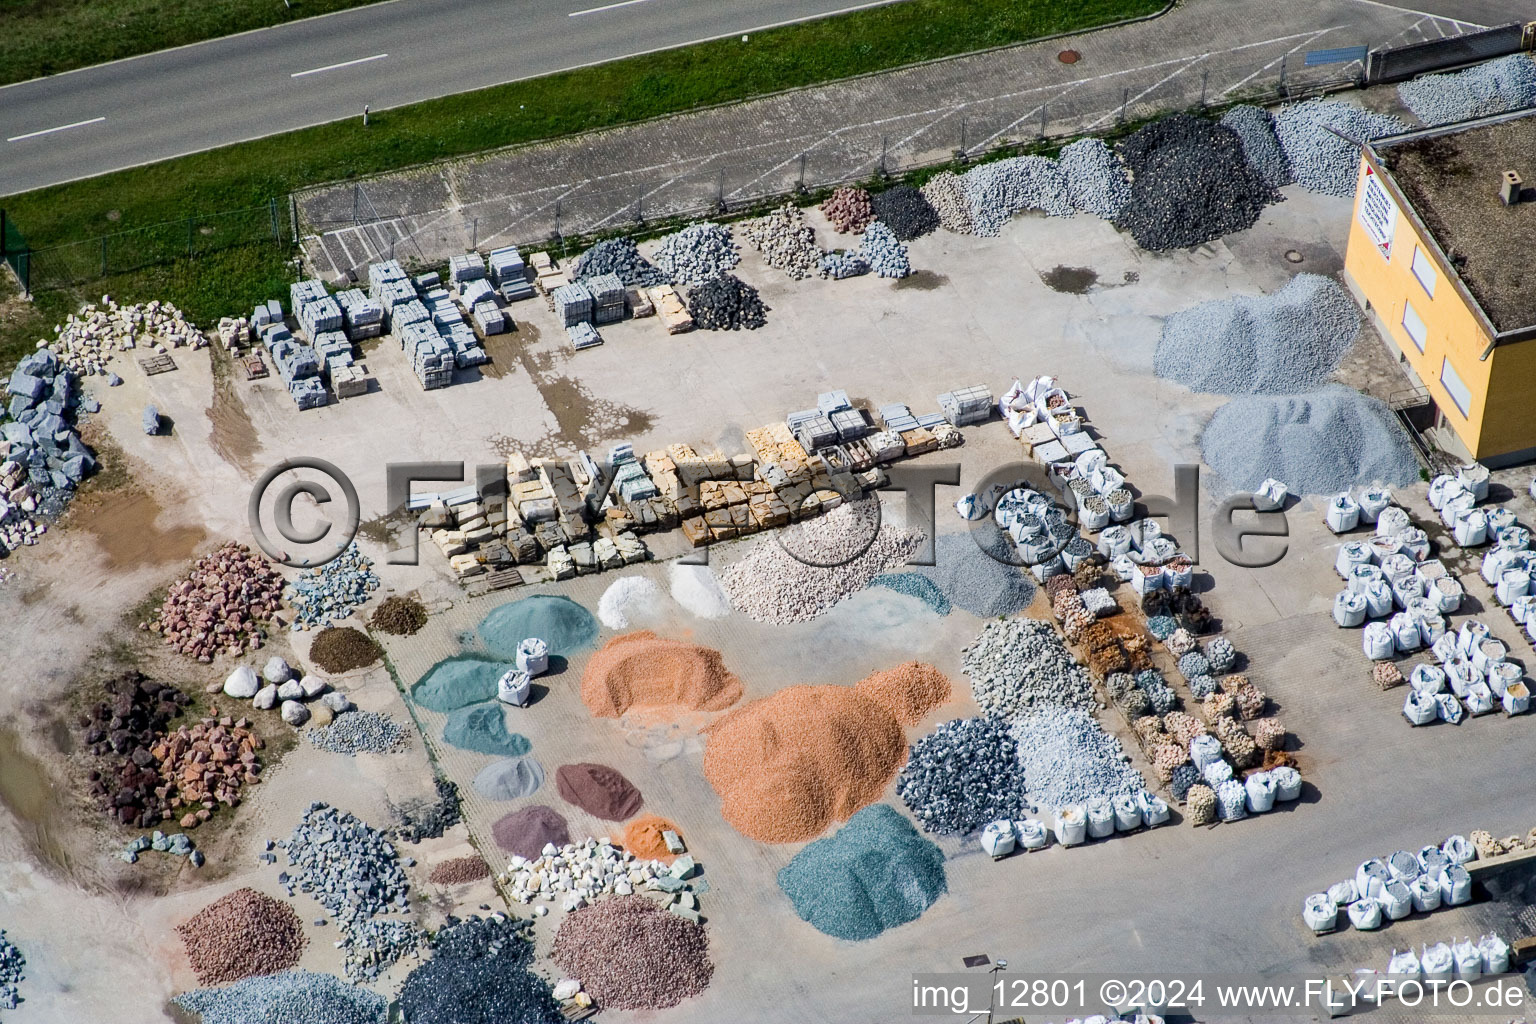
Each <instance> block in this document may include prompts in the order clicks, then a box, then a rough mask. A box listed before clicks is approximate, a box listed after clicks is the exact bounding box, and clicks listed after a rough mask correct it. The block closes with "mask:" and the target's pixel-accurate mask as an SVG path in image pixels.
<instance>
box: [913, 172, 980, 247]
mask: <svg viewBox="0 0 1536 1024" xmlns="http://www.w3.org/2000/svg"><path fill="white" fill-rule="evenodd" d="M919 191H921V192H922V193H923V198H924V199H927V200H928V203H929V205H931V206H932V207H933V209H934V212H935V213H937V214H938V215H939V223H940V224H941V225H942V226H943V227H944V229H945V230H946V231H953V232H955V233H956V234H960V235H968V234H970V233H971V201H970V200H969V199H967V198H966V195H965V181H964V180H963V179H962V178H961V177H960V175H958V174H956V173H955V172H954V171H940V172H939V173H938V174H935V175H934V176H933V177H931V178H929V179H928V180H927V181H926V182H924V183H923V187H922V188H921V189H920V190H919Z"/></svg>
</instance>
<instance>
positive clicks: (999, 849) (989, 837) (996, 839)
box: [981, 818, 1018, 860]
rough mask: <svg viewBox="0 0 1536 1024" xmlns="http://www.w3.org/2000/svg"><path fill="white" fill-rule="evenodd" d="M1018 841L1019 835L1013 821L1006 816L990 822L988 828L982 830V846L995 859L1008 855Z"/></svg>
mask: <svg viewBox="0 0 1536 1024" xmlns="http://www.w3.org/2000/svg"><path fill="white" fill-rule="evenodd" d="M1017 843H1018V836H1017V835H1016V834H1015V833H1014V831H1013V822H1011V821H1009V820H1007V819H1006V818H1005V819H1003V820H1001V821H991V822H988V823H987V826H986V828H984V829H982V830H981V848H982V849H983V850H985V851H987V854H988V855H989V856H991V858H992V859H993V860H996V859H997V858H999V857H1006V856H1008V854H1010V853H1012V852H1013V848H1014V846H1015V845H1016V844H1017Z"/></svg>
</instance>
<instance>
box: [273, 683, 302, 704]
mask: <svg viewBox="0 0 1536 1024" xmlns="http://www.w3.org/2000/svg"><path fill="white" fill-rule="evenodd" d="M277 699H278V700H303V699H304V687H302V686H300V685H299V681H298V680H297V679H290V680H288V681H287V682H286V683H284V684H283V685H282V686H279V687H278V688H277Z"/></svg>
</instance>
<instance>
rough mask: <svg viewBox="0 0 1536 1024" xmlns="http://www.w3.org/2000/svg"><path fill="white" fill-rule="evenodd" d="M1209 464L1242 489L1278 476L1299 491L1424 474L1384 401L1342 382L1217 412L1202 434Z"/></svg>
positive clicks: (1391, 482) (1394, 481) (1247, 399)
mask: <svg viewBox="0 0 1536 1024" xmlns="http://www.w3.org/2000/svg"><path fill="white" fill-rule="evenodd" d="M1200 451H1201V454H1202V455H1203V456H1204V457H1205V461H1206V463H1207V464H1208V465H1209V466H1210V467H1211V468H1212V469H1214V470H1215V471H1216V472H1218V473H1220V474H1221V475H1222V476H1223V477H1224V478H1225V479H1226V481H1227V482H1228V483H1230V484H1231V485H1232V486H1234V487H1239V488H1244V489H1247V490H1253V489H1255V488H1257V487H1258V486H1259V485H1260V484H1262V483H1263V482H1264V481H1265V480H1267V479H1269V478H1271V477H1273V478H1275V479H1276V480H1279V481H1281V482H1282V483H1284V484H1285V485H1286V487H1288V488H1289V489H1290V491H1291V493H1293V494H1337V493H1339V492H1340V491H1344V490H1348V489H1349V488H1351V487H1356V486H1360V485H1365V484H1373V483H1381V484H1386V485H1388V486H1397V487H1401V486H1405V485H1407V484H1410V483H1412V482H1414V481H1415V480H1417V479H1418V477H1419V463H1418V459H1417V458H1416V457H1415V455H1414V451H1413V447H1412V445H1411V444H1410V443H1409V441H1408V437H1407V435H1406V434H1404V433H1403V429H1402V427H1401V426H1399V425H1398V422H1397V418H1396V417H1395V416H1394V415H1393V413H1392V410H1390V409H1388V408H1387V406H1386V404H1385V403H1384V402H1382V401H1381V400H1380V399H1376V398H1371V397H1369V396H1368V395H1362V394H1361V393H1360V392H1358V391H1355V390H1353V389H1351V388H1346V387H1342V386H1340V385H1331V386H1329V387H1325V388H1321V389H1319V390H1317V391H1311V392H1307V393H1306V394H1301V395H1289V396H1268V395H1248V396H1243V397H1241V398H1235V399H1233V400H1232V401H1230V402H1228V403H1227V404H1226V405H1224V406H1222V407H1221V408H1220V409H1217V410H1216V413H1215V415H1213V416H1212V417H1211V421H1210V423H1208V424H1206V427H1205V432H1204V433H1203V434H1202V435H1201V438H1200Z"/></svg>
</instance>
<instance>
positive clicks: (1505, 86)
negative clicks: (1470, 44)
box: [1397, 53, 1536, 125]
mask: <svg viewBox="0 0 1536 1024" xmlns="http://www.w3.org/2000/svg"><path fill="white" fill-rule="evenodd" d="M1397 95H1398V97H1399V98H1401V99H1402V101H1403V104H1404V106H1406V107H1407V108H1408V109H1409V110H1411V111H1413V113H1414V116H1415V117H1417V118H1418V119H1419V120H1420V121H1423V122H1424V123H1425V124H1426V125H1440V124H1450V123H1451V122H1452V121H1466V120H1469V119H1471V118H1474V117H1488V116H1489V115H1492V114H1502V113H1505V112H1506V111H1511V110H1519V109H1521V108H1522V107H1531V106H1536V60H1532V59H1531V56H1530V54H1528V53H1513V54H1510V55H1509V56H1508V57H1500V58H1499V59H1497V60H1490V61H1488V62H1487V63H1484V64H1478V65H1476V66H1475V67H1470V68H1467V69H1466V70H1465V71H1452V72H1449V73H1448V74H1443V75H1425V76H1423V77H1422V78H1415V79H1413V80H1412V81H1409V82H1404V83H1403V84H1401V85H1399V86H1398V87H1397Z"/></svg>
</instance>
